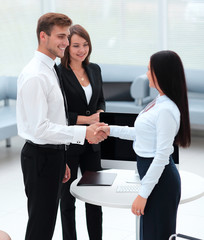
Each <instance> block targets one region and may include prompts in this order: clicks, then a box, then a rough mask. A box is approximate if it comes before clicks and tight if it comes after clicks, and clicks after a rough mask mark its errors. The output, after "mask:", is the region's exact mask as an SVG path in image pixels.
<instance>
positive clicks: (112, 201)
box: [70, 169, 204, 239]
mask: <svg viewBox="0 0 204 240" xmlns="http://www.w3.org/2000/svg"><path fill="white" fill-rule="evenodd" d="M105 172H107V173H108V172H110V173H117V176H116V178H115V180H114V182H113V184H112V186H77V183H78V182H79V180H80V178H77V179H76V180H75V181H74V182H73V183H72V184H71V187H70V192H71V194H72V195H73V196H74V197H76V198H77V199H79V200H81V201H84V202H87V203H91V204H94V205H99V206H106V207H114V208H128V209H130V208H131V206H132V203H133V201H134V199H135V198H136V197H137V193H135V192H134V193H120V192H117V191H116V189H117V186H121V185H128V184H130V183H127V179H129V177H130V176H133V175H136V176H137V174H136V173H135V171H133V170H119V169H110V170H105ZM179 173H180V176H181V201H180V204H183V203H187V202H190V201H194V200H196V199H198V198H200V197H202V196H204V178H202V177H200V176H198V175H196V174H193V173H190V172H186V171H179ZM137 181H138V182H139V177H138V179H137ZM136 239H139V218H138V217H136Z"/></svg>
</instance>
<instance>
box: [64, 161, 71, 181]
mask: <svg viewBox="0 0 204 240" xmlns="http://www.w3.org/2000/svg"><path fill="white" fill-rule="evenodd" d="M70 177H71V171H70V168H69V167H68V165H67V164H66V169H65V174H64V178H63V180H62V183H66V182H67V181H68V180H69V179H70Z"/></svg>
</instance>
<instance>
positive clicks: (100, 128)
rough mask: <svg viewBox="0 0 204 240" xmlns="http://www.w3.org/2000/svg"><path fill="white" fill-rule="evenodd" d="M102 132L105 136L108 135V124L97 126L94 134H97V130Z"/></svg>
mask: <svg viewBox="0 0 204 240" xmlns="http://www.w3.org/2000/svg"><path fill="white" fill-rule="evenodd" d="M101 131H102V132H104V133H105V134H106V136H109V135H110V127H109V126H108V125H104V126H100V127H98V128H96V130H95V133H94V134H95V135H97V133H98V132H101Z"/></svg>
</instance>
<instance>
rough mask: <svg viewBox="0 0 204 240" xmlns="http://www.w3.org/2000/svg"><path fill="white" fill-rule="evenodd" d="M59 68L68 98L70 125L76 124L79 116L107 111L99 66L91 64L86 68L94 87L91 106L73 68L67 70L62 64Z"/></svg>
mask: <svg viewBox="0 0 204 240" xmlns="http://www.w3.org/2000/svg"><path fill="white" fill-rule="evenodd" d="M58 67H59V70H60V73H61V77H62V80H63V84H64V90H65V95H66V98H67V104H68V111H69V123H70V125H75V124H76V121H77V116H78V115H83V116H89V115H92V114H93V113H96V111H97V110H99V109H102V110H104V111H105V99H104V96H103V89H102V76H101V69H100V67H99V66H98V65H97V64H94V63H89V64H88V65H85V66H84V68H85V71H86V73H87V75H88V77H89V81H90V84H91V87H92V97H91V99H90V102H89V104H88V103H87V100H86V96H85V93H84V90H83V88H82V87H81V85H80V83H79V82H78V80H77V78H76V76H75V74H74V72H73V71H72V70H71V68H69V69H67V68H65V67H64V66H62V65H61V64H60V65H59V66H58Z"/></svg>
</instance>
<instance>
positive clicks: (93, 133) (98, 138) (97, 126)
mask: <svg viewBox="0 0 204 240" xmlns="http://www.w3.org/2000/svg"><path fill="white" fill-rule="evenodd" d="M109 135H110V127H109V126H108V124H106V123H101V122H98V123H94V124H91V125H90V126H88V127H87V128H86V139H87V141H88V142H89V143H91V144H97V143H100V142H102V141H104V140H105V139H107V137H108V136H109Z"/></svg>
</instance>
